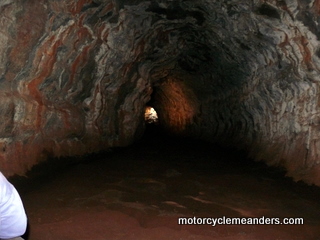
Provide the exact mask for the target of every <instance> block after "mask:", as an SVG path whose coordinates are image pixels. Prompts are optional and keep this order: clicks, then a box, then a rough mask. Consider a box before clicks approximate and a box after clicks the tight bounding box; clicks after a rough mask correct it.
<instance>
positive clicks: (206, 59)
mask: <svg viewBox="0 0 320 240" xmlns="http://www.w3.org/2000/svg"><path fill="white" fill-rule="evenodd" d="M0 14H1V21H0V29H1V31H0V69H1V76H0V100H1V101H0V102H1V103H0V118H1V119H0V122H1V124H0V149H2V151H0V169H1V171H3V172H4V174H5V175H7V176H9V175H13V174H20V175H23V174H25V172H26V171H27V170H29V169H30V168H31V166H33V165H34V164H36V163H39V162H40V161H42V160H45V159H47V157H48V156H49V157H60V156H74V155H83V154H86V153H91V152H97V151H100V150H105V149H108V148H110V147H116V146H127V145H129V144H131V143H133V142H134V141H135V140H137V139H138V138H139V137H140V136H141V134H142V133H143V131H144V120H143V115H144V109H145V106H146V104H147V103H148V102H149V104H150V105H152V106H153V107H155V109H156V110H157V112H158V115H159V124H160V125H162V126H163V127H164V128H165V129H167V130H168V131H169V132H171V133H175V134H182V135H190V136H194V137H197V138H200V139H205V140H208V141H211V142H219V143H220V144H223V145H232V146H236V147H238V148H239V149H244V150H246V151H247V152H249V153H250V156H252V158H254V159H256V160H263V161H265V162H267V163H268V164H269V165H275V166H283V167H285V168H286V169H287V172H288V175H289V176H292V177H294V179H295V180H300V179H302V180H304V181H306V182H307V183H311V184H312V183H313V184H317V185H320V174H319V173H320V161H319V156H320V152H319V151H320V150H319V149H320V135H319V131H318V130H319V122H320V116H319V102H320V101H319V96H320V94H319V81H320V78H319V76H320V75H319V73H320V66H319V36H320V34H319V30H318V26H319V17H318V15H319V1H318V0H316V1H311V0H308V1H305V0H289V1H271V0H270V1H262V0H261V1H254V2H252V1H251V0H245V1H239V0H232V1H222V0H218V1H207V0H198V1H180V0H179V1H134V0H125V1H122V0H121V1H120V0H105V1H100V0H72V1H67V0H53V1H48V0H40V1H35V0H29V1H22V0H17V1H13V0H6V1H2V2H1V3H0Z"/></svg>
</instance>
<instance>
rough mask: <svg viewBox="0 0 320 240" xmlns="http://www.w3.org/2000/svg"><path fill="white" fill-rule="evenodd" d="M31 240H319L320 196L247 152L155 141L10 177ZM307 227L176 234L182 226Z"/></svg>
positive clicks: (200, 229) (188, 229)
mask: <svg viewBox="0 0 320 240" xmlns="http://www.w3.org/2000/svg"><path fill="white" fill-rule="evenodd" d="M11 181H12V182H13V183H14V184H15V185H16V187H17V189H18V191H19V192H20V194H21V197H22V200H23V202H24V205H25V208H26V211H27V214H28V218H29V238H28V239H30V240H118V239H119V240H120V239H121V240H171V239H172V240H180V239H183V240H184V239H188V240H191V239H199V240H206V239H222V240H242V239H243V240H253V239H255V240H264V239H265V240H277V239H278V240H289V239H290V240H294V239H304V240H313V239H320V201H319V199H320V188H317V187H314V186H307V185H305V184H303V183H294V182H292V181H291V179H289V178H286V177H284V173H283V172H282V171H281V170H277V169H274V168H267V167H266V166H265V165H264V164H262V163H256V162H253V161H251V160H248V159H246V158H245V156H244V155H243V154H242V153H239V152H236V151H230V150H226V149H221V148H217V147H213V146H212V145H209V144H205V143H202V142H200V141H194V140H189V139H179V138H168V137H163V136H158V135H153V134H149V135H146V136H145V138H144V139H143V140H142V141H141V142H139V143H137V144H136V145H134V146H131V147H128V148H124V149H114V150H113V151H112V152H108V153H101V154H96V155H91V156H87V157H85V158H81V159H75V158H73V159H72V158H71V159H61V161H49V162H48V163H46V164H43V165H39V166H37V167H35V168H34V169H33V170H32V171H31V172H30V173H29V174H28V178H13V179H11ZM224 216H225V217H227V218H232V217H238V218H240V217H248V218H261V217H265V218H267V217H268V218H279V219H280V221H282V220H283V218H303V221H304V224H303V225H299V224H295V225H284V224H279V225H275V224H273V225H272V224H269V225H259V224H258V225H252V224H249V225H217V226H215V227H213V226H211V225H208V224H200V225H179V224H178V218H179V217H192V218H193V217H207V218H208V217H210V218H221V217H224Z"/></svg>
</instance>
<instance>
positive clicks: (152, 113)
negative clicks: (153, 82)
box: [144, 106, 158, 124]
mask: <svg viewBox="0 0 320 240" xmlns="http://www.w3.org/2000/svg"><path fill="white" fill-rule="evenodd" d="M144 120H145V121H146V123H149V124H151V123H153V124H156V123H158V114H157V112H156V110H154V108H153V107H150V106H147V107H146V110H145V113H144Z"/></svg>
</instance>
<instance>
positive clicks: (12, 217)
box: [0, 172, 27, 239]
mask: <svg viewBox="0 0 320 240" xmlns="http://www.w3.org/2000/svg"><path fill="white" fill-rule="evenodd" d="M26 228H27V217H26V213H25V210H24V207H23V204H22V201H21V199H20V196H19V194H18V192H17V190H16V189H15V188H14V186H13V185H12V184H11V183H9V182H8V180H7V179H6V178H5V177H4V176H3V174H2V173H1V172H0V239H10V238H14V237H18V236H21V235H23V234H24V233H25V231H26Z"/></svg>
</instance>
